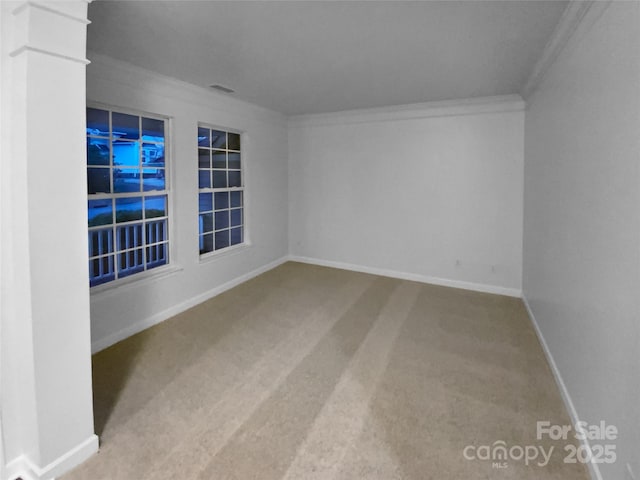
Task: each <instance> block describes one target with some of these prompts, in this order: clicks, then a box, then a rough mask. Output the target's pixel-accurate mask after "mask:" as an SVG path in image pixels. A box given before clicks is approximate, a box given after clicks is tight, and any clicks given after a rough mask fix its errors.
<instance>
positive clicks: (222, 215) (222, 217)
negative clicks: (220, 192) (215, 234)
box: [216, 210, 229, 230]
mask: <svg viewBox="0 0 640 480" xmlns="http://www.w3.org/2000/svg"><path fill="white" fill-rule="evenodd" d="M221 228H229V210H222V211H220V212H216V230H220V229H221Z"/></svg>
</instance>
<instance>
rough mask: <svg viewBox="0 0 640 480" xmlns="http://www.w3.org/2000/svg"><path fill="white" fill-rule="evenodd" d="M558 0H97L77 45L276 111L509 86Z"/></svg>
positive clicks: (550, 24) (532, 53) (519, 79)
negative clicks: (85, 39)
mask: <svg viewBox="0 0 640 480" xmlns="http://www.w3.org/2000/svg"><path fill="white" fill-rule="evenodd" d="M566 4H567V2H564V1H506V2H493V1H492V2H488V1H470V2H462V1H443V2H426V1H425V2H404V1H385V2H381V1H380V2H351V1H350V2H345V1H343V2H336V1H328V2H281V1H263V2H244V1H232V2H220V1H216V2H213V1H193V2H192V1H169V2H158V1H125V2H121V1H96V2H93V3H91V4H90V7H89V18H90V19H91V21H92V22H93V23H92V24H91V25H90V26H89V37H88V48H89V50H91V51H94V52H98V53H102V54H106V55H108V56H111V57H113V58H117V59H120V60H124V61H127V62H130V63H133V64H136V65H139V66H141V67H144V68H147V69H149V70H153V71H156V72H159V73H162V74H165V75H168V76H171V77H174V78H178V79H180V80H184V81H187V82H190V83H193V84H196V85H201V86H205V87H206V86H209V85H211V84H221V85H224V86H228V87H231V88H232V89H234V90H235V91H236V93H234V94H233V95H234V96H235V97H237V98H240V99H243V100H246V101H249V102H252V103H255V104H258V105H262V106H265V107H269V108H271V109H274V110H277V111H280V112H283V113H285V114H303V113H320V112H332V111H340V110H350V109H356V108H371V107H381V106H388V105H401V104H409V103H419V102H428V101H438V100H451V99H457V98H471V97H479V96H489V95H507V94H513V93H519V92H520V90H521V89H522V88H523V86H524V84H525V82H526V80H527V77H528V76H529V74H530V73H531V71H532V69H533V66H534V64H535V62H536V61H537V60H538V57H539V56H540V55H541V53H542V50H543V48H544V46H545V44H546V42H547V40H548V39H549V37H550V35H551V33H552V32H553V29H554V27H555V25H556V24H557V22H558V20H559V19H560V16H561V15H562V12H563V10H564V8H565V7H566Z"/></svg>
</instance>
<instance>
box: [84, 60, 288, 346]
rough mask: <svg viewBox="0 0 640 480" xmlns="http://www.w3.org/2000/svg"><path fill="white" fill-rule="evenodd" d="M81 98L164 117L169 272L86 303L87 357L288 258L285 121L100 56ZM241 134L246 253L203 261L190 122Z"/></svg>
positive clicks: (193, 131) (193, 126)
mask: <svg viewBox="0 0 640 480" xmlns="http://www.w3.org/2000/svg"><path fill="white" fill-rule="evenodd" d="M89 59H90V60H91V61H92V63H91V65H89V67H88V70H87V98H88V101H89V102H99V103H102V104H106V105H109V106H113V107H126V108H129V109H135V110H140V111H146V112H151V113H155V114H160V115H166V116H169V117H171V128H172V133H171V135H170V139H171V141H172V145H171V151H172V157H171V160H170V161H171V162H172V163H171V170H172V179H171V180H172V183H171V190H172V192H173V195H174V198H173V203H172V205H171V207H172V212H171V216H172V219H173V221H174V229H173V231H172V232H171V233H172V236H171V239H170V241H171V243H172V246H173V247H174V250H173V251H172V258H173V262H174V266H175V267H177V268H176V269H174V270H173V271H171V272H169V273H167V274H165V275H160V276H159V277H155V278H152V279H146V280H139V281H135V282H133V283H130V284H128V285H126V286H123V287H119V288H115V289H113V288H112V289H107V290H106V291H101V292H99V293H92V296H91V336H92V341H93V345H94V350H95V349H98V348H104V347H105V346H107V345H109V344H111V343H114V342H115V341H118V340H120V339H122V338H125V337H126V336H128V335H130V334H132V333H135V332H136V331H138V330H140V329H142V328H145V327H147V326H150V325H151V324H153V323H157V322H158V321H161V320H164V319H166V318H167V317H169V316H171V315H173V314H175V313H178V312H179V311H180V310H182V309H185V308H187V307H189V306H191V305H193V304H195V303H198V302H201V301H203V300H205V299H206V298H207V297H208V296H210V295H211V294H212V293H214V292H217V291H219V289H220V287H222V286H223V285H224V284H226V283H227V282H231V281H234V280H235V279H238V278H246V277H245V276H246V275H247V274H250V273H251V272H255V271H257V270H260V269H263V268H265V267H266V266H268V265H269V264H270V263H271V262H274V261H277V260H279V259H281V258H282V257H284V256H285V255H286V254H287V231H288V218H287V196H288V189H287V124H286V120H285V118H284V117H283V116H282V115H280V114H278V113H275V112H271V111H269V110H266V109H263V108H259V107H256V106H253V105H250V104H248V103H244V102H241V101H238V100H235V99H233V98H231V97H228V96H224V95H221V94H217V93H215V92H213V91H209V90H205V89H202V88H199V87H195V86H192V85H189V84H186V83H182V82H179V81H177V80H173V79H169V78H167V77H162V76H160V75H157V74H154V73H151V72H148V71H145V70H142V69H140V68H137V67H134V66H131V65H128V64H125V63H122V62H118V61H115V60H112V59H109V58H107V57H104V56H100V55H97V54H89ZM198 122H205V123H209V124H212V125H216V126H221V127H228V128H229V129H233V130H240V131H242V132H244V136H243V139H242V140H243V145H242V149H243V160H244V162H245V163H244V165H245V167H244V168H245V183H246V190H245V195H246V203H247V206H246V208H245V214H246V219H247V220H246V221H247V225H248V234H249V237H250V240H251V246H249V247H247V248H244V249H240V250H237V251H235V252H233V253H227V254H223V255H219V256H214V257H213V258H210V259H208V260H207V261H203V262H200V259H199V253H198V175H197V124H198Z"/></svg>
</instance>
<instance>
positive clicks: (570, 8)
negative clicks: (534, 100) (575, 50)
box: [520, 0, 612, 101]
mask: <svg viewBox="0 0 640 480" xmlns="http://www.w3.org/2000/svg"><path fill="white" fill-rule="evenodd" d="M611 1H612V0H571V1H570V2H569V4H568V5H567V8H566V9H565V11H564V13H563V14H562V17H560V20H559V21H558V24H557V25H556V28H555V30H554V31H553V33H552V34H551V38H549V41H548V42H547V44H546V45H545V47H544V50H543V51H542V55H540V58H539V59H538V61H537V62H536V64H535V65H534V67H533V70H532V71H531V74H530V75H529V78H528V79H527V83H525V85H524V87H523V88H522V91H521V92H520V94H521V96H522V98H524V99H525V101H528V100H529V98H530V97H531V96H532V95H533V93H534V92H535V91H536V89H537V88H538V86H539V85H540V83H541V82H542V79H543V78H544V77H545V75H546V74H547V72H548V71H549V69H550V68H551V65H553V63H554V62H555V61H556V59H557V58H558V56H559V55H560V53H561V52H562V50H563V49H564V48H565V47H566V46H567V44H568V43H569V40H571V38H572V37H573V36H574V34H575V33H576V31H577V30H578V27H579V26H580V25H581V24H582V23H583V22H584V21H585V19H586V18H594V17H597V16H599V15H600V14H601V13H602V12H603V11H604V10H605V9H606V8H607V7H608V6H609V4H610V3H611ZM589 12H591V13H590V14H589V15H587V14H588V13H589Z"/></svg>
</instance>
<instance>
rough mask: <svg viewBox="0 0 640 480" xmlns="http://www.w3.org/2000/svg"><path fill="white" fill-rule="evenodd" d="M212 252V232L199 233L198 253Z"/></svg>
mask: <svg viewBox="0 0 640 480" xmlns="http://www.w3.org/2000/svg"><path fill="white" fill-rule="evenodd" d="M207 252H213V234H212V233H208V234H206V235H200V254H201V255H202V254H203V253H207Z"/></svg>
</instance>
